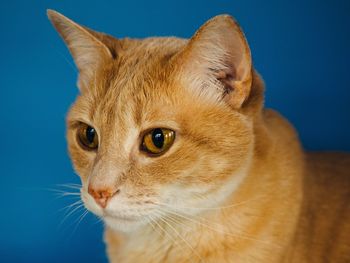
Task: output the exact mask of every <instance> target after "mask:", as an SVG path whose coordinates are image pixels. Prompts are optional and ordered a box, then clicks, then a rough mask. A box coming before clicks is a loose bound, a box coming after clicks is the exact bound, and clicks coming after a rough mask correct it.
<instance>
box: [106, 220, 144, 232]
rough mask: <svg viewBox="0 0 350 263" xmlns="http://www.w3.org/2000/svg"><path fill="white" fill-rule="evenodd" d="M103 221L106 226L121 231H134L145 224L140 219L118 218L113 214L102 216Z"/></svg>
mask: <svg viewBox="0 0 350 263" xmlns="http://www.w3.org/2000/svg"><path fill="white" fill-rule="evenodd" d="M103 221H104V222H105V223H106V225H107V226H108V227H110V228H112V229H113V230H115V231H118V232H123V233H129V232H134V231H136V230H137V229H139V228H140V227H141V226H143V225H145V224H146V222H144V220H142V219H136V218H132V219H131V218H120V217H114V216H104V217H103Z"/></svg>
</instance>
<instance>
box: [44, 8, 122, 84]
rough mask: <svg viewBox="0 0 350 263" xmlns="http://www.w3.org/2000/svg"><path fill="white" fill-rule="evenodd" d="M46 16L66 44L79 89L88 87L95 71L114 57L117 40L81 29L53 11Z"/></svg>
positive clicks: (85, 28)
mask: <svg viewBox="0 0 350 263" xmlns="http://www.w3.org/2000/svg"><path fill="white" fill-rule="evenodd" d="M47 15H48V17H49V19H50V21H51V22H52V24H53V25H54V27H55V28H56V30H57V31H58V33H59V34H60V35H61V37H62V38H63V40H64V42H65V43H66V44H67V47H68V49H69V51H70V53H71V54H72V56H73V58H74V61H75V64H76V65H77V67H78V69H79V73H80V74H79V81H78V86H79V88H81V86H88V83H89V80H91V79H92V78H93V77H94V74H95V72H96V69H97V68H98V67H99V66H100V65H101V64H102V63H103V62H104V61H106V60H108V59H113V58H114V57H115V56H116V54H115V52H116V51H115V50H116V46H117V40H116V39H114V40H112V37H110V36H108V35H105V34H102V33H98V32H95V31H93V30H91V29H88V28H87V27H83V26H81V25H79V24H77V23H75V22H74V21H72V20H70V19H69V18H67V17H65V16H64V15H62V14H60V13H58V12H56V11H54V10H47Z"/></svg>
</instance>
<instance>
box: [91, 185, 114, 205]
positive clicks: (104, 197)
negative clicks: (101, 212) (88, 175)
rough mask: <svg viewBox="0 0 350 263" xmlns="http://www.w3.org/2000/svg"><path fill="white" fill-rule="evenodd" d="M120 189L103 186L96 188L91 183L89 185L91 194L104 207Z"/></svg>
mask: <svg viewBox="0 0 350 263" xmlns="http://www.w3.org/2000/svg"><path fill="white" fill-rule="evenodd" d="M119 191H120V190H119V189H117V188H116V189H112V188H102V189H94V188H93V187H92V186H91V185H89V187H88V192H89V194H90V195H91V196H92V197H93V198H94V199H95V201H96V203H97V204H98V205H99V206H101V207H102V208H106V206H107V203H108V201H109V200H110V199H111V198H112V197H113V196H114V195H116V194H117V193H119Z"/></svg>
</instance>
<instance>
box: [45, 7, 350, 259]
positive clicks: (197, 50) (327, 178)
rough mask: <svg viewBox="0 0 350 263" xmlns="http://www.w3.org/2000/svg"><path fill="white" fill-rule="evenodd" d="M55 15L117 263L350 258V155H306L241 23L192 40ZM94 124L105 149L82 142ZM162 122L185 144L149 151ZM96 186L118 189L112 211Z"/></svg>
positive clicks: (211, 24) (80, 162)
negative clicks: (117, 32)
mask: <svg viewBox="0 0 350 263" xmlns="http://www.w3.org/2000/svg"><path fill="white" fill-rule="evenodd" d="M49 18H50V19H51V21H52V22H53V24H54V26H55V27H56V29H57V30H58V31H59V33H60V34H61V36H62V37H63V39H64V40H65V42H66V43H67V45H68V47H69V49H70V51H71V53H72V55H73V57H74V59H75V61H76V63H77V66H78V68H79V71H80V76H79V82H78V86H79V88H80V91H81V94H80V95H79V97H78V98H77V100H76V102H75V103H74V105H73V106H72V108H71V109H70V112H69V114H68V117H67V126H68V129H67V139H68V143H69V151H70V155H71V158H72V161H73V164H74V167H75V169H76V171H77V173H78V174H79V175H80V177H81V180H82V190H81V196H82V199H83V201H84V203H85V206H86V207H87V208H88V209H89V210H91V211H92V212H94V213H95V214H97V215H98V216H100V217H102V218H103V219H104V221H105V223H106V231H105V240H106V243H107V250H108V256H109V259H110V261H111V262H269V263H272V262H349V261H350V241H349V240H350V239H349V235H350V209H349V201H350V197H349V196H350V175H349V171H350V170H349V169H350V156H349V155H347V154H314V153H312V154H310V153H305V152H304V151H303V150H302V148H301V146H300V143H299V139H298V136H297V134H296V132H295V131H294V129H293V127H292V126H291V125H290V124H289V123H288V122H287V121H286V120H285V119H284V118H283V117H282V116H280V115H279V114H278V113H276V112H274V111H272V110H267V109H263V89H264V85H263V82H262V80H261V78H260V76H259V75H258V74H257V72H256V71H255V70H254V69H253V68H252V62H251V57H250V50H249V47H248V44H247V42H246V40H245V38H244V35H243V33H242V31H241V29H240V28H239V26H238V25H237V23H236V22H234V20H233V19H232V18H230V17H229V16H218V17H215V18H213V19H212V20H210V21H208V22H207V23H206V24H205V25H204V26H202V27H201V28H200V29H199V30H198V31H197V33H196V34H195V35H194V37H193V38H192V39H190V40H185V39H179V38H147V39H143V40H136V39H114V38H112V37H110V36H108V35H105V34H102V33H97V32H95V31H92V30H90V29H87V28H85V27H82V26H80V25H78V24H76V23H74V22H73V21H71V20H69V19H67V18H65V17H64V16H62V15H60V14H59V13H56V12H54V11H49ZM81 122H83V123H86V124H88V125H90V126H92V127H94V128H95V129H96V131H97V134H98V136H99V147H98V150H97V151H86V150H84V149H82V147H80V145H79V143H77V135H76V133H77V127H78V126H79V123H81ZM157 127H165V128H169V129H172V130H174V131H175V132H176V139H175V142H174V144H173V146H172V147H171V148H170V149H169V150H168V151H167V152H166V153H165V154H163V155H161V156H159V157H149V156H147V155H146V154H145V153H144V152H142V151H140V144H141V139H142V134H143V132H144V131H145V130H147V129H150V128H157ZM88 187H93V188H94V189H104V190H105V191H114V190H115V189H118V193H117V194H116V195H114V196H113V197H112V198H111V199H110V200H109V201H108V204H107V206H106V207H105V208H102V207H100V206H99V205H98V204H97V203H96V202H95V201H94V199H93V198H92V196H91V195H89V193H88ZM113 189H114V190H113Z"/></svg>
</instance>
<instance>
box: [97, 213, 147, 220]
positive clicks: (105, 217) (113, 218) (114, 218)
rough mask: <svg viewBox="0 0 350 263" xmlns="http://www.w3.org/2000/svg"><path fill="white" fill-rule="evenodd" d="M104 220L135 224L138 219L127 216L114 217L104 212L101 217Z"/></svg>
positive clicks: (114, 215)
mask: <svg viewBox="0 0 350 263" xmlns="http://www.w3.org/2000/svg"><path fill="white" fill-rule="evenodd" d="M102 217H103V218H104V219H112V220H116V221H127V222H136V221H138V220H139V219H140V217H138V216H129V215H128V216H127V215H116V214H114V213H113V214H112V213H108V212H104V213H103V216H102Z"/></svg>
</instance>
